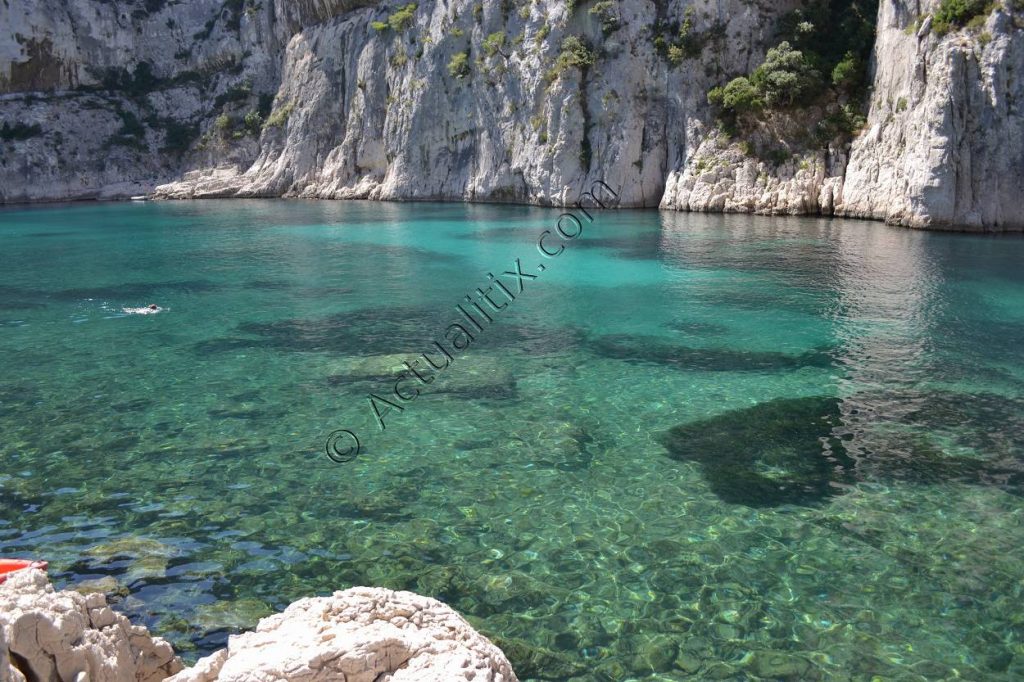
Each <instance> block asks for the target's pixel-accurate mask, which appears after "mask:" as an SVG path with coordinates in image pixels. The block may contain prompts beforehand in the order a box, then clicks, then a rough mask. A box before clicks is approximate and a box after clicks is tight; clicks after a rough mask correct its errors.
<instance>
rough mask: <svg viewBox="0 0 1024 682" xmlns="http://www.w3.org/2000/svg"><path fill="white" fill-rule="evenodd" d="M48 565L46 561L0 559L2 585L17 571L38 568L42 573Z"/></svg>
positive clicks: (0, 580)
mask: <svg viewBox="0 0 1024 682" xmlns="http://www.w3.org/2000/svg"><path fill="white" fill-rule="evenodd" d="M47 566H49V564H47V563H46V562H45V561H30V560H28V559H0V583H3V582H4V581H5V580H7V576H9V575H10V574H11V573H14V572H15V571H23V570H25V569H26V568H38V569H39V570H40V571H45V570H46V568H47Z"/></svg>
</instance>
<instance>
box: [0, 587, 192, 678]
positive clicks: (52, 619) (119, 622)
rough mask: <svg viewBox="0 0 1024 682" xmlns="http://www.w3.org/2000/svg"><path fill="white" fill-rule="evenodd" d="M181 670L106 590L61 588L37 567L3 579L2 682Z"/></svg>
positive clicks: (155, 674)
mask: <svg viewBox="0 0 1024 682" xmlns="http://www.w3.org/2000/svg"><path fill="white" fill-rule="evenodd" d="M181 669H182V664H181V660H180V659H178V657H177V656H175V655H174V650H173V649H172V648H171V645H170V644H168V643H167V642H165V641H164V640H162V639H161V638H159V637H151V636H150V634H149V632H148V631H147V630H146V628H145V627H143V626H141V625H132V624H131V623H130V622H129V621H128V619H127V618H125V617H124V616H122V615H120V614H117V613H114V612H113V611H112V610H111V609H110V607H108V606H107V601H106V598H105V597H104V596H103V595H102V594H99V593H93V594H89V595H83V594H79V593H78V592H73V591H62V592H57V591H56V590H54V589H53V586H52V585H51V584H50V582H49V580H48V579H47V577H46V574H45V573H43V572H42V571H37V570H24V571H18V572H16V573H13V574H11V576H10V577H9V578H8V579H7V581H6V582H4V583H3V584H2V585H0V682H26V680H27V681H29V682H33V681H35V680H39V681H43V680H45V681H50V682H53V681H59V682H81V681H82V680H88V682H159V680H163V679H165V678H167V677H168V676H169V675H173V674H174V673H177V672H178V671H180V670H181Z"/></svg>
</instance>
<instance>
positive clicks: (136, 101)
mask: <svg viewBox="0 0 1024 682" xmlns="http://www.w3.org/2000/svg"><path fill="white" fill-rule="evenodd" d="M1003 1H1004V3H1011V4H1012V3H1015V2H1016V0H1003ZM938 3H939V0H912V1H911V2H904V0H882V1H881V2H880V6H879V13H878V36H877V43H876V46H875V50H874V65H873V75H872V78H873V84H874V85H873V89H872V94H871V102H870V108H869V111H868V117H867V126H866V127H865V129H864V131H863V132H861V133H860V134H859V135H858V136H857V137H855V139H854V140H853V143H852V145H851V146H849V147H844V146H839V147H836V146H833V147H830V148H828V149H824V148H822V149H818V150H816V151H800V150H796V151H795V153H793V154H792V155H791V156H790V157H789V158H788V159H785V160H778V159H776V160H775V161H770V160H764V159H759V158H757V157H756V156H754V155H751V154H749V153H746V150H744V149H743V148H742V146H741V144H740V143H739V141H737V140H733V141H732V142H730V141H727V140H723V139H722V138H721V136H720V133H719V131H718V130H717V128H716V125H715V112H714V111H713V110H712V109H711V107H710V105H709V104H708V101H707V92H708V90H709V89H710V88H711V87H712V86H714V85H719V84H721V83H722V82H724V80H726V79H728V78H730V77H732V76H734V75H737V74H741V73H749V72H750V71H751V69H752V68H753V67H755V66H756V65H757V64H758V63H760V61H761V60H762V59H763V57H764V54H765V52H766V50H767V48H768V47H770V46H772V44H773V43H774V42H775V40H776V25H777V23H778V20H779V19H780V17H782V16H783V15H784V14H786V13H787V12H789V11H790V10H792V9H794V8H795V7H797V6H799V5H800V4H801V3H799V2H797V1H796V0H772V1H771V2H768V3H757V4H750V3H746V2H742V1H741V0H720V1H718V2H711V1H710V0H694V1H690V0H668V1H667V2H662V1H658V2H655V1H653V0H618V1H617V2H614V3H611V4H610V5H608V7H606V9H605V10H604V11H603V13H597V14H595V13H592V12H590V10H591V9H594V3H593V2H591V3H575V8H570V7H569V5H567V3H566V2H565V1H564V0H538V1H537V2H533V3H521V4H516V3H514V2H497V1H496V0H487V1H486V2H477V1H476V0H453V1H452V2H450V3H441V2H437V1H436V0H422V1H421V2H419V3H418V5H416V7H415V10H414V11H412V12H411V14H410V15H409V16H408V17H407V19H406V20H403V21H398V22H396V24H395V25H394V26H392V25H390V22H389V18H390V17H392V16H394V15H395V14H396V13H398V12H399V11H400V8H401V7H402V6H403V5H404V4H405V0H394V2H393V3H388V2H384V3H379V4H377V3H370V2H367V1H366V0H302V1H301V2H295V1H293V0H288V1H286V0H265V1H263V2H255V1H254V0H226V1H225V0H196V1H195V2H189V3H171V2H166V1H165V0H124V1H123V2H117V3H111V2H106V1H104V0H68V1H67V2H55V1H54V0H7V1H6V2H5V3H3V4H0V26H3V29H0V121H2V122H3V123H5V124H7V125H8V128H7V129H6V132H0V203H6V202H15V201H36V200H50V199H68V198H91V197H99V198H110V197H123V196H128V195H131V194H139V193H148V192H151V191H153V190H154V188H157V187H159V189H156V195H157V196H159V197H165V198H193V197H253V196H301V197H317V198H337V199H345V198H370V199H415V200H426V199H435V200H460V201H461V200H467V201H511V202H526V203H537V204H545V205H563V204H566V203H571V202H572V201H574V200H575V197H576V194H577V193H578V192H579V190H580V188H581V187H585V186H589V184H590V183H591V182H592V181H593V180H596V179H604V180H605V181H606V182H608V183H609V184H610V185H612V186H613V187H615V188H616V189H617V190H618V191H619V195H620V196H619V199H620V205H621V206H656V205H660V206H661V207H662V208H665V209H676V210H696V211H736V212H757V213H783V214H800V213H812V214H813V213H817V214H824V215H833V214H835V215H848V216H861V217H868V218H877V219H883V220H888V221H890V222H893V223H899V224H905V225H911V226H915V227H959V228H965V229H986V230H1010V229H1024V208H1022V202H1020V201H1018V200H1017V199H1018V197H1019V196H1020V191H1021V189H1022V188H1024V158H1022V155H1024V151H1022V149H1024V115H1022V114H1021V111H1020V107H1019V105H1018V102H1019V101H1020V99H1021V97H1022V96H1024V84H1022V82H1021V80H1020V74H1019V65H1020V64H1021V63H1022V60H1024V37H1022V35H1024V32H1022V30H1021V28H1020V26H1021V25H1024V19H1022V17H1021V10H1020V9H1019V8H1018V9H1015V10H1012V11H1011V10H1010V9H1008V7H1009V6H1010V5H1009V4H1003V5H997V6H996V8H995V9H994V10H992V11H991V13H990V16H989V17H988V19H987V22H986V23H985V25H984V27H981V28H979V27H974V28H971V29H963V30H954V31H952V32H950V33H948V34H946V35H943V36H940V35H937V33H936V32H934V31H931V30H930V21H929V20H928V19H927V17H928V16H929V14H930V13H933V12H934V10H935V8H936V7H937V6H938ZM1014 6H1015V5H1014ZM609 8H610V9H609ZM684 17H689V19H688V20H689V21H690V22H691V24H692V26H691V29H690V30H691V34H690V35H691V36H692V37H693V38H694V44H698V45H699V49H697V50H696V51H692V52H691V53H690V54H688V56H687V58H686V59H685V60H683V61H682V63H681V64H680V65H679V66H677V67H674V66H673V65H672V64H670V63H669V61H668V60H667V59H666V57H665V55H664V50H663V49H659V48H658V47H657V44H656V42H657V41H656V39H657V38H658V36H663V35H665V34H664V31H665V29H664V27H665V26H668V25H678V24H679V23H680V22H682V21H683V20H684ZM918 26H920V28H919V29H918ZM573 36H575V37H579V38H580V39H581V40H582V41H583V44H584V45H585V46H586V51H585V52H582V53H580V52H577V53H573V52H572V50H569V49H567V48H566V45H567V44H566V42H565V40H566V38H569V37H573ZM460 55H463V57H460ZM460 60H462V61H461V62H460Z"/></svg>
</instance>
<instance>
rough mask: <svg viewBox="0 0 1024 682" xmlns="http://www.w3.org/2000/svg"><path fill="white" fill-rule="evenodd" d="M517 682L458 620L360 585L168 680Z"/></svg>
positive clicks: (276, 619)
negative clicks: (466, 681) (469, 681)
mask: <svg viewBox="0 0 1024 682" xmlns="http://www.w3.org/2000/svg"><path fill="white" fill-rule="evenodd" d="M332 679H344V680H346V681H347V682H375V681H377V680H390V681H391V682H413V681H415V682H431V681H435V682H442V681H443V682H452V681H453V680H474V681H475V682H515V680H516V679H517V678H516V676H515V673H513V672H512V667H511V666H510V665H509V662H508V660H507V659H506V658H505V655H504V654H503V653H502V652H501V650H500V649H498V647H496V646H495V645H494V644H491V642H489V641H488V640H487V639H486V638H485V637H483V636H482V635H480V634H479V633H477V632H476V631H475V630H473V628H472V627H471V626H470V625H469V623H467V622H466V621H465V620H464V619H463V618H462V617H461V616H460V615H459V614H457V613H456V612H455V611H453V610H452V609H450V608H449V607H447V606H445V605H444V604H442V603H441V602H439V601H437V600H436V599H430V598H427V597H421V596H419V595H416V594H413V593H412V592H395V591H392V590H387V589H382V588H370V587H353V588H352V589H349V590H345V591H343V592H335V593H334V594H333V595H332V596H330V597H316V598H309V599H301V600H299V601H297V602H295V603H294V604H292V605H291V606H289V607H288V608H287V609H285V611H284V612H282V613H279V614H276V615H273V616H270V617H269V618H264V619H263V620H261V621H260V624H259V625H258V626H257V628H256V630H255V631H253V632H247V633H245V634H242V635H238V636H235V637H231V638H230V640H229V643H228V648H227V649H223V650H221V651H218V652H217V653H215V654H213V655H212V656H208V657H206V658H204V659H201V660H200V661H199V662H198V663H197V664H196V665H195V666H193V667H192V668H189V669H187V670H184V671H182V672H180V673H178V674H177V675H175V676H174V677H172V678H170V681H169V682H214V681H216V682H245V681H251V680H260V681H261V682H276V681H281V682H284V681H286V680H332Z"/></svg>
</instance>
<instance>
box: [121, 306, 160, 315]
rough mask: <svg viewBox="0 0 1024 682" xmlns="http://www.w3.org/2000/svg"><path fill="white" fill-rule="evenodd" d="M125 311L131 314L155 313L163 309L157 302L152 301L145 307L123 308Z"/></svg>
mask: <svg viewBox="0 0 1024 682" xmlns="http://www.w3.org/2000/svg"><path fill="white" fill-rule="evenodd" d="M121 310H123V311H124V312H126V313H128V314H129V315H153V314H155V313H159V312H160V311H162V310H163V308H161V307H160V306H158V305H157V304H156V303H150V304H149V305H147V306H146V307H145V308H121Z"/></svg>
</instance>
